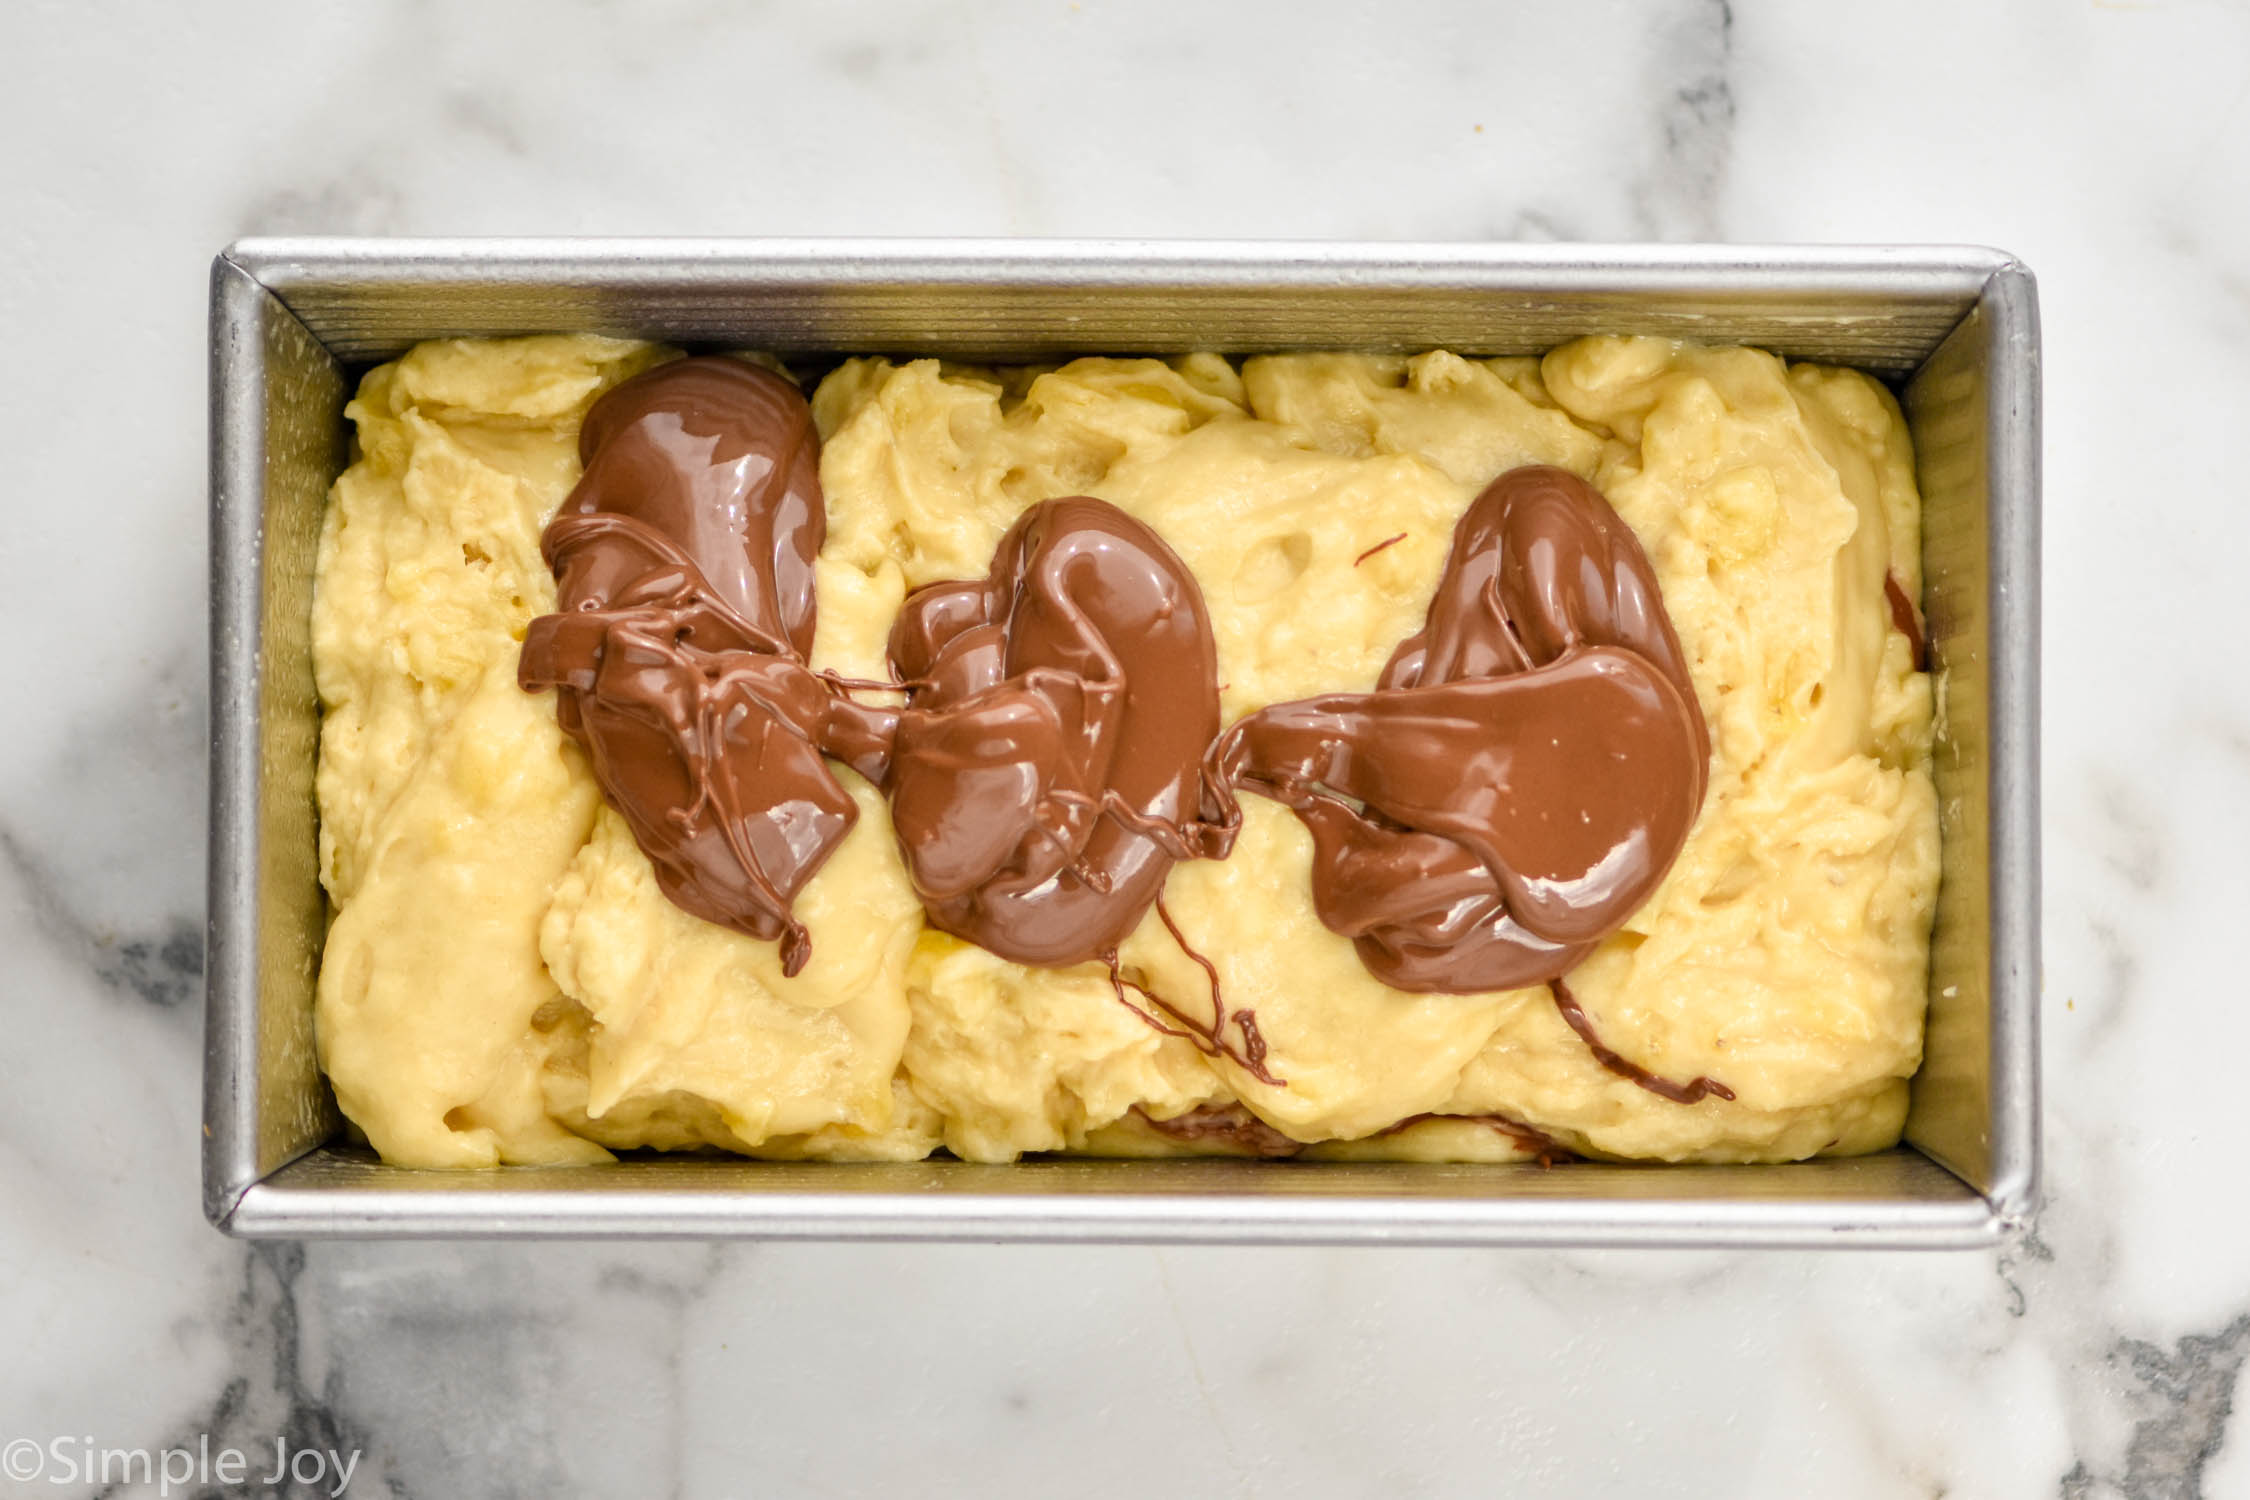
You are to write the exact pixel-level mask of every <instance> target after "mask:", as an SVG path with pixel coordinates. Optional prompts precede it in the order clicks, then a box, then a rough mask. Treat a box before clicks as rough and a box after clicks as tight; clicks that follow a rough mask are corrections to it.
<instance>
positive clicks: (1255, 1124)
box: [1133, 1104, 1305, 1161]
mask: <svg viewBox="0 0 2250 1500" xmlns="http://www.w3.org/2000/svg"><path fill="white" fill-rule="evenodd" d="M1133 1113H1134V1114H1136V1115H1139V1116H1140V1117H1141V1120H1142V1121H1143V1123H1145V1124H1146V1125H1147V1126H1148V1128H1149V1129H1151V1130H1153V1131H1155V1132H1156V1133H1157V1134H1158V1135H1161V1136H1166V1137H1169V1138H1170V1139H1172V1140H1175V1141H1181V1142H1184V1143H1186V1144H1189V1145H1197V1146H1201V1145H1211V1144H1216V1145H1219V1146H1222V1147H1227V1148H1231V1149H1232V1150H1233V1151H1236V1152H1239V1153H1241V1154H1242V1155H1244V1156H1259V1157H1264V1158H1265V1159H1267V1160H1268V1161H1279V1160H1282V1159H1284V1158H1286V1157H1291V1156H1295V1155H1297V1154H1298V1153H1299V1152H1300V1151H1303V1150H1304V1149H1305V1143H1304V1142H1303V1141H1299V1140H1293V1139H1291V1138H1290V1137H1288V1136H1286V1135H1283V1134H1282V1133H1281V1132H1280V1131H1278V1130H1276V1129H1274V1128H1273V1127H1272V1126H1271V1125H1268V1124H1267V1123H1266V1122H1265V1121H1263V1120H1261V1119H1259V1118H1258V1117H1257V1116H1256V1115H1254V1114H1252V1113H1250V1111H1249V1110H1247V1109H1244V1108H1243V1107H1242V1106H1241V1105H1239V1104H1198V1105H1197V1106H1196V1107H1195V1108H1193V1109H1191V1110H1189V1111H1188V1112H1187V1113H1185V1114H1179V1115H1171V1116H1168V1117H1167V1118H1165V1119H1161V1120H1159V1119H1158V1118H1156V1117H1155V1116H1154V1115H1152V1114H1150V1113H1149V1112H1148V1111H1147V1110H1145V1109H1143V1108H1142V1107H1141V1106H1140V1105H1138V1104H1136V1105H1134V1106H1133Z"/></svg>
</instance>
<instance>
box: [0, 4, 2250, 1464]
mask: <svg viewBox="0 0 2250 1500" xmlns="http://www.w3.org/2000/svg"><path fill="white" fill-rule="evenodd" d="M0 141H5V142H6V144H5V145H4V146H0V204H4V205H5V207H4V208H0V247H4V249H5V255H4V257H0V263H4V265H5V269H6V274H5V275H4V276H0V354H4V362H0V430H4V432H5V439H6V440H5V444H4V447H0V452H4V453H5V454H6V456H7V463H8V472H9V475H10V478H9V481H8V484H7V491H6V499H5V502H4V503H5V516H6V520H5V524H4V526H0V577H4V578H5V580H6V582H7V592H6V595H5V600H4V602H0V618H4V619H5V621H6V630H7V636H6V638H7V640H8V642H9V643H10V649H9V650H8V651H7V652H6V654H5V659H6V666H5V668H4V670H0V684H4V685H5V690H6V695H7V699H8V704H9V713H8V718H9V720H10V722H9V725H8V729H7V732H6V733H5V734H0V1006H4V1018H5V1033H4V1034H5V1036H6V1039H7V1040H6V1043H5V1046H4V1048H0V1059H4V1075H0V1076H4V1078H5V1086H0V1346H4V1347H5V1348H6V1350H7V1351H8V1353H7V1357H5V1358H0V1441H4V1440H6V1439H9V1438H15V1437H22V1436H30V1437H32V1438H34V1439H36V1440H37V1441H39V1442H40V1443H42V1444H48V1443H50V1442H51V1441H52V1440H54V1439H57V1438H66V1439H72V1440H73V1441H75V1437H83V1438H84V1439H85V1440H86V1443H87V1444H88V1445H90V1446H93V1447H96V1448H100V1447H115V1448H145V1449H152V1450H153V1449H160V1448H163V1447H165V1446H167V1445H169V1444H175V1443H181V1442H184V1443H186V1444H187V1445H188V1446H189V1447H190V1448H193V1447H194V1446H195V1444H196V1441H197V1439H198V1437H199V1436H201V1435H206V1434H207V1435H210V1437H211V1440H212V1443H213V1446H214V1447H223V1446H225V1445H228V1444H234V1445H237V1446H241V1447H243V1448H245V1449H246V1450H247V1451H248V1452H249V1453H250V1455H251V1457H252V1459H253V1460H254V1461H255V1462H256V1463H257V1464H258V1465H259V1466H258V1467H256V1468H254V1469H253V1471H252V1474H251V1476H250V1479H249V1480H248V1481H246V1485H247V1488H248V1490H249V1491H251V1492H256V1491H257V1490H258V1486H257V1485H256V1483H255V1482H254V1481H255V1479H256V1477H257V1475H259V1474H262V1473H263V1472H264V1469H265V1468H266V1467H270V1456H271V1451H272V1445H273V1441H274V1438H275V1436H276V1435H277V1434H279V1435H282V1436H284V1437H285V1438H286V1439H287V1441H288V1442H289V1443H290V1445H291V1447H292V1449H294V1448H298V1447H302V1446H304V1445H307V1444H313V1445H316V1446H319V1445H327V1446H335V1447H339V1448H342V1449H346V1450H349V1449H355V1448H356V1449H359V1450H362V1452H363V1457H362V1458H361V1460H360V1462H359V1466H358V1468H357V1469H356V1470H355V1471H354V1474H353V1477H352V1481H351V1485H350V1491H349V1492H350V1493H354V1494H363V1495H365V1494H380V1493H390V1494H395V1495H405V1496H413V1497H418V1500H419V1497H442V1496H458V1495H483V1494H519V1493H520V1494H537V1495H541V1496H552V1497H566V1496H573V1495H579V1494H586V1495H656V1494H680V1495H714V1494H737V1495H750V1496H760V1497H765V1496H793V1495H811V1496H821V1495H853V1494H865V1493H877V1492H887V1493H892V1494H925V1493H976V1494H988V1495H995V1496H998V1495H1015V1494H1025V1495H1033V1494H1040V1495H1043V1494H1049V1493H1058V1492H1059V1493H1067V1494H1083V1495H1106V1494H1120V1495H1124V1494H1178V1495H1202V1494H1227V1495H1361V1494H1384V1495H1421V1494H1431V1495H1453V1494H1463V1495H1467V1494H1492V1493H1499V1492H1515V1493H1535V1494H1567V1495H1589V1496H1608V1495H1619V1496H1632V1495H1645V1494H1652V1493H1662V1494H1675V1495H1705V1494H1708V1495H1728V1496H1775V1497H1780V1496H1800V1495H1821V1496H1837V1497H1858V1496H1870V1497H1872V1496H1886V1497H1887V1496H1939V1495H1956V1496H1960V1495H1975V1496H2030V1495H2057V1494H2060V1495H2062V1496H2066V1497H2077V1496H2134V1497H2159V1496H2161V1497H2185V1496H2197V1495H2207V1496H2224V1495H2250V1417H2245V1416H2243V1415H2241V1414H2233V1415H2234V1417H2235V1419H2234V1420H2233V1421H2232V1422H2231V1423H2230V1421H2229V1417H2230V1408H2231V1406H2232V1405H2233V1403H2234V1401H2235V1399H2236V1397H2237V1395H2238V1392H2240V1393H2242V1394H2244V1395H2245V1397H2246V1399H2250V1392H2245V1391H2243V1388H2242V1387H2241V1386H2240V1385H2239V1381H2238V1377H2239V1375H2240V1372H2241V1370H2242V1367H2243V1364H2244V1361H2245V1357H2246V1356H2250V1208H2245V1206H2244V1203H2243V1195H2242V1188H2243V1185H2244V1182H2245V1175H2244V1172H2243V1170H2242V1168H2241V1166H2240V1165H2239V1163H2240V1161H2241V1159H2242V1158H2241V1157H2240V1155H2239V1154H2235V1153H2231V1152H2229V1151H2228V1149H2227V1148H2228V1146H2229V1144H2230V1142H2231V1141H2232V1139H2233V1138H2234V1137H2236V1136H2237V1135H2238V1134H2239V1131H2240V1125H2239V1121H2240V1118H2241V1113H2242V1107H2241V1103H2240V1101H2241V1097H2242V1092H2243V1090H2242V1082H2241V1080H2242V1079H2243V1077H2244V1076H2245V1075H2244V1073H2243V1066H2244V1063H2243V1059H2244V1058H2245V1056H2250V1009H2246V1008H2245V1006H2244V1005H2243V1003H2242V999H2241V989H2242V985H2241V981H2240V978H2239V972H2238V970H2237V969H2236V968H2235V967H2234V966H2232V965H2230V964H2229V963H2228V962H2227V961H2226V960H2225V959H2224V956H2223V952H2222V949H2221V947H2220V940H2221V938H2222V937H2224V936H2230V935H2232V934H2234V933H2236V932H2238V931H2239V930H2240V928H2241V924H2242V920H2243V917H2242V913H2243V911H2244V909H2245V907H2246V906H2250V880H2246V878H2245V875H2244V864H2243V861H2242V858H2241V852H2240V851H2241V850H2242V848H2243V846H2244V844H2245V843H2246V842H2250V838H2246V836H2250V670H2246V669H2245V667H2244V666H2243V665H2242V662H2241V659H2240V658H2238V657H2236V656H2235V655H2234V654H2233V648H2234V646H2235V644H2236V641H2237V639H2238V637H2239V635H2240V633H2241V632H2240V627H2239V626H2238V625H2235V624H2231V623H2230V622H2229V620H2228V617H2227V616H2226V614H2225V611H2224V610H2223V609H2222V608H2221V606H2222V605H2224V606H2226V607H2227V608H2231V607H2232V606H2233V604H2234V603H2236V602H2238V601H2239V599H2240V597H2241V595H2242V593H2243V583H2242V578H2243V576H2244V575H2243V572H2242V569H2243V559H2244V556H2245V554H2246V553H2250V509H2246V508H2245V507H2244V505H2243V504H2242V500H2241V495H2240V486H2241V480H2240V473H2241V469H2242V464H2241V461H2240V457H2239V454H2240V451H2241V444H2242V442H2243V436H2242V434H2243V428H2244V420H2245V411H2246V409H2250V193H2246V192H2245V191H2244V188H2245V184H2250V10H2245V9H2244V8H2243V7H2242V6H2241V5H2239V4H2228V3H2209V4H2190V3H2164V0H2145V3H2140V4H2127V3H2122V0H2116V3H2097V4H2092V5H2085V4H2073V3H2067V0H2049V3H2035V0H2022V3H2017V4H2014V5H1991V6H1983V5H1980V6H1969V5H1962V4H1952V3H1944V0H1927V3H1920V4H1908V5H1899V4H1890V5H1879V6H1859V7H1851V8H1849V9H1846V8H1843V7H1831V6H1820V5H1804V4H1793V3H1790V0H1743V3H1738V4H1736V5H1735V6H1734V7H1733V8H1732V11H1731V13H1730V12H1729V9H1728V7H1727V6H1726V5H1725V4H1723V3H1706V0H1669V3H1651V4H1647V5H1618V4H1604V5H1592V4H1567V3H1559V0H1558V3H1554V4H1547V5H1527V6H1522V7H1498V6H1490V5H1484V4H1468V5H1459V6H1446V7H1440V6H1436V5H1431V6H1427V7H1424V6H1396V7H1384V8H1377V7H1371V6H1364V7H1363V6H1351V5H1340V4H1337V5H1330V4H1317V5H1316V4H1308V3H1295V4H1272V5H1248V6H1229V5H1222V4H1213V3H1209V0H1200V3H1197V0H1191V3H1182V4H1161V5H1127V4H1125V3H1122V0H1083V3H1080V4H1065V3H1040V4H1032V5H988V4H968V3H963V4H956V5H943V6H941V5H897V6H873V5H869V6H865V7H862V6H855V5H841V6H838V5H830V6H822V7H819V8H818V9H817V10H815V9H813V8H810V7H807V8H797V9H785V8H782V7H779V6H772V7H760V6H750V5H735V4H720V3H710V4H689V3H654V4H646V5H639V6H626V5H623V4H611V5H592V4H584V5H580V4H568V5H565V4H548V3H531V0H524V3H518V4H512V5H492V6H476V7H467V6H448V5H443V4H438V3H422V4H411V3H374V0H364V3H359V4H354V5H350V6H327V7H311V6H304V5H300V4H293V3H283V0H274V3H268V4H260V5H213V4H203V5H173V4H164V3H158V0H150V3H144V4H124V3H104V4H93V3H66V0H12V3H10V4H8V5H6V6H5V7H0ZM271 231H308V232H310V231H364V232H377V233H393V232H396V233H444V232H468V233H492V232H537V231H554V232H584V233H603V232H608V233H623V232H631V233H674V232H679V233H687V232H693V233H760V234H766V233H777V234H791V233H907V232H911V233H931V234H953V233H960V234H1017V235H1047V234H1077V235H1086V234H1130V235H1227V236H1312V237H1353V238H1359V237H1366V238H1413V237H1428V238H1483V237H1502V238H1506V237H1527V238H1567V239H1585V238H1604V237H1608V238H1635V237H1657V238H1675V239H1697V238H1714V239H1729V240H1766V239H1772V240H1870V241H1873V240H1893V241H1917V240H1929V241H1940V240H1942V241H1960V240H1971V241H1983V242H1989V243H1995V244H1999V245H2002V246H2005V247H2007V248H2009V249H2011V250H2013V251H2016V252H2017V253H2019V254H2020V255H2022V256H2023V257H2024V258H2025V259H2027V260H2028V261H2029V262H2030V263H2031V265H2032V266H2033V267H2034V268H2035V269H2036V270H2037V272H2038V273H2039V275H2040V277H2041V280H2042V285H2043V293H2044V301H2045V314H2046V330H2047V378H2048V385H2047V396H2048V414H2049V425H2048V433H2049V438H2048V447H2047V461H2048V469H2047V473H2048V482H2047V515H2046V540H2047V551H2046V570H2045V572H2046V593H2047V600H2048V623H2047V627H2046V641H2045V651H2046V672H2047V684H2048V687H2047V708H2046V722H2045V753H2046V809H2047V879H2046V891H2047V932H2048V937H2047V954H2046V973H2047V985H2046V1014H2045V1024H2046V1038H2047V1040H2046V1069H2047V1078H2048V1100H2049V1111H2048V1129H2047V1140H2048V1146H2049V1162H2050V1169H2049V1175H2048V1196H2049V1204H2048V1207H2047V1210H2046V1212H2045V1214H2044V1216H2043V1217H2042V1219H2041V1221H2040V1224H2039V1228H2038V1231H2037V1234H2036V1236H2035V1237H2032V1238H2027V1239H2024V1240H2022V1241H2021V1242H2019V1243H2017V1244H2015V1245H2013V1246H2011V1247H2009V1248H2008V1249H2005V1250H2003V1251H2000V1252H1997V1253H1953V1254H1925V1255H1882V1254H1857V1255H1842V1254H1832V1255H1781V1254H1717V1253H1702V1254H1670V1253H1666V1254H1656V1253H1640V1254H1617V1253H1611V1254H1556V1253H1541V1254H1531V1253H1521V1254H1508V1253H1474V1254H1471V1253H1439V1252H1392V1253H1378V1252H1367V1251H1355V1252H1344V1251H1334V1252H1329V1251H1322V1252H1314V1251H1304V1252H1270V1251H1250V1250H1239V1251H1207V1250H1199V1251H1184V1250H1150V1249H1106V1250H1073V1249H986V1248H931V1247H917V1246H862V1247H842V1248H840V1247H833V1246H750V1245H735V1246H720V1247H706V1246H634V1245H576V1246H529V1247H525V1246H502V1245H449V1246H403V1247H402V1246H390V1245H316V1246H311V1247H305V1248H299V1247H294V1246H279V1245H276V1246H266V1247H262V1248H256V1249H252V1248H247V1247H245V1246H242V1245H239V1244H235V1243H230V1242H228V1241H226V1240H224V1239H222V1238H220V1237H219V1236H218V1235H217V1234H215V1233H214V1232H213V1231H211V1230H210V1229H209V1228H207V1227H206V1226H205V1224H204V1223H203V1221H202V1218H201V1216H200V1214H199V1213H198V1211H197V1206H196V1188H195V1180H196V1121H197V1116H198V1110H199V1104H198V1098H197V1090H198V1067H197V1059H198V1034H199V1024H200V1021H199V1014H198V1011H199V1004H200V996H201V989H200V980H199V973H200V966H201V956H200V948H201V937H200V932H201V856H202V837H203V820H202V800H201V798H202V782H203V746H202V735H203V728H204V722H205V709H204V702H203V669H202V656H201V653H202V639H203V624H204V613H203V597H204V576H203V557H204V548H203V527H204V511H203V505H204V492H203V441H204V431H203V420H204V419H203V405H202V402H203V342H202V340H203V289H204V266H205V263H206V261H207V259H208V257H209V256H210V254H211V253H212V252H213V251H215V250H216V249H217V248H218V247H220V246H221V245H223V244H224V243H226V242H227V241H228V240H229V239H231V238H233V237H235V236H236V235H238V234H243V233H249V232H271ZM65 1451H66V1452H70V1451H75V1450H73V1449H72V1448H71V1447H70V1446H69V1444H68V1443H66V1444H65ZM54 1474H55V1469H54V1467H53V1465H52V1464H50V1467H49V1470H48V1472H47V1474H46V1476H45V1477H42V1478H39V1479H36V1480H33V1481H31V1482H28V1483H22V1484H16V1485H15V1486H14V1487H12V1488H11V1487H10V1485H11V1483H12V1481H10V1480H7V1479H4V1478H0V1492H5V1493H7V1494H11V1495H12V1494H24V1495H44V1494H58V1495H59V1494H71V1493H83V1492H86V1491H87V1490H89V1489H91V1488H93V1486H88V1485H78V1486H75V1487H73V1486H69V1485H57V1484H51V1483H49V1482H48V1481H49V1480H50V1479H52V1478H53V1477H54ZM331 1483H332V1480H331ZM317 1488H318V1489H320V1490H323V1491H324V1490H325V1488H326V1486H322V1487H317ZM124 1492H125V1493H142V1492H144V1490H143V1489H142V1488H140V1487H128V1488H127V1489H126V1490H125V1491H124ZM149 1492H153V1491H149ZM174 1492H175V1493H178V1492H179V1491H178V1490H177V1489H175V1491H174ZM304 1492H305V1493H312V1492H315V1490H313V1489H306V1490H304Z"/></svg>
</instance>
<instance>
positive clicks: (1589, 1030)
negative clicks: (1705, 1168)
mask: <svg viewBox="0 0 2250 1500" xmlns="http://www.w3.org/2000/svg"><path fill="white" fill-rule="evenodd" d="M1547 988H1548V990H1549V991H1550V992H1551V993H1552V994H1553V995H1554V997H1555V1009H1557V1010H1559V1011H1561V1012H1562V1018H1563V1019H1564V1020H1565V1021H1567V1022H1569V1023H1570V1029H1571V1030H1572V1031H1575V1032H1577V1033H1578V1039H1579V1040H1580V1041H1582V1042H1584V1043H1585V1044H1586V1050H1587V1051H1589V1052H1591V1053H1593V1054H1594V1061H1596V1062H1598V1063H1600V1064H1601V1065H1602V1066H1603V1067H1605V1068H1607V1069H1609V1070H1610V1071H1611V1072H1612V1073H1615V1074H1616V1075H1617V1076H1618V1077H1620V1078H1623V1079H1626V1080H1628V1081H1629V1082H1632V1083H1637V1084H1639V1085H1640V1086H1641V1087H1642V1088H1644V1089H1647V1090H1648V1091H1649V1092H1650V1093H1652V1094H1654V1095H1656V1097H1657V1098H1659V1099H1669V1100H1671V1101H1672V1102H1673V1103H1674V1104H1700V1103H1702V1102H1703V1100H1704V1098H1705V1096H1709V1097H1711V1098H1715V1099H1732V1098H1733V1097H1734V1090H1733V1089H1730V1088H1728V1087H1727V1086H1726V1085H1725V1084H1723V1083H1721V1082H1719V1080H1718V1079H1716V1078H1691V1079H1689V1080H1688V1081H1687V1082H1686V1083H1674V1082H1673V1081H1672V1080H1671V1079H1669V1078H1663V1077H1659V1076H1658V1075H1657V1074H1654V1073H1651V1072H1650V1071H1649V1070H1648V1069H1646V1068H1644V1067H1642V1066H1641V1065H1640V1064H1639V1063H1637V1062H1634V1061H1633V1060H1632V1059H1630V1058H1628V1057H1624V1056H1622V1055H1620V1054H1619V1053H1617V1052H1615V1051H1613V1050H1612V1049H1611V1048H1610V1047H1609V1046H1608V1045H1606V1044H1605V1043H1604V1042H1603V1041H1602V1039H1601V1037H1600V1036H1598V1035H1596V1034H1595V1031H1594V1022H1593V1019H1592V1018H1591V1017H1589V1016H1588V1015H1587V1014H1586V1008H1585V1007H1584V1006H1582V1005H1580V1004H1579V1003H1578V997H1577V996H1576V995H1573V994H1572V993H1571V992H1570V986H1569V985H1567V984H1564V983H1563V982H1562V980H1561V979H1560V978H1555V979H1550V980H1548V981H1547Z"/></svg>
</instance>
